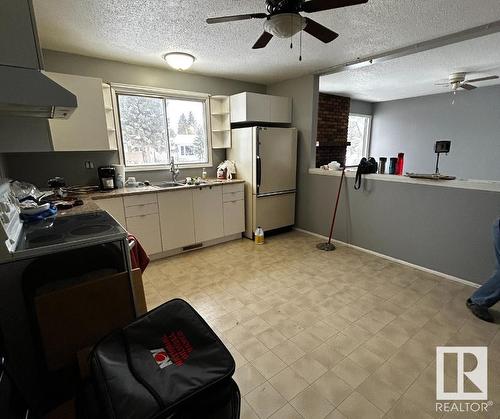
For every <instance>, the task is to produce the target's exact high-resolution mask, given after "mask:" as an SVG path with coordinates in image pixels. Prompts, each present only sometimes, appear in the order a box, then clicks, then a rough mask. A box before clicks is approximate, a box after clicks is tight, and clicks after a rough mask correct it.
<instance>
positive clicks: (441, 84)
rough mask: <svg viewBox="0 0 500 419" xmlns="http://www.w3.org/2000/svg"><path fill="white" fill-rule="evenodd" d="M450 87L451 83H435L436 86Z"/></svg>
mask: <svg viewBox="0 0 500 419" xmlns="http://www.w3.org/2000/svg"><path fill="white" fill-rule="evenodd" d="M449 85H450V82H449V81H447V82H443V83H434V86H449Z"/></svg>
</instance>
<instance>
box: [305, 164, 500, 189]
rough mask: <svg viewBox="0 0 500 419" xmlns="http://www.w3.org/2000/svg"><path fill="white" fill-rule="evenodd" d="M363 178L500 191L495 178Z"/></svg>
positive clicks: (318, 171) (327, 173)
mask: <svg viewBox="0 0 500 419" xmlns="http://www.w3.org/2000/svg"><path fill="white" fill-rule="evenodd" d="M309 174H311V175H320V176H341V175H342V171H340V170H324V169H309ZM345 176H346V177H348V178H350V177H355V176H356V172H355V171H346V172H345ZM363 179H370V180H380V181H385V182H401V183H409V184H415V185H428V186H439V187H445V188H459V189H472V190H478V191H489V192H500V181H495V180H472V179H471V180H468V179H455V180H431V179H414V178H410V177H407V176H396V175H380V174H371V175H363Z"/></svg>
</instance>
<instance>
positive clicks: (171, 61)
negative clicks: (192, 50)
mask: <svg viewBox="0 0 500 419" xmlns="http://www.w3.org/2000/svg"><path fill="white" fill-rule="evenodd" d="M163 59H164V60H165V61H166V62H167V64H168V65H169V66H170V67H172V68H173V69H174V70H179V71H184V70H187V69H188V68H190V67H191V66H192V65H193V63H194V61H195V58H194V57H193V56H192V55H191V54H186V53H185V52H170V53H168V54H165V55H164V56H163Z"/></svg>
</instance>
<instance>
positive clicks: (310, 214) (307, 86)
mask: <svg viewBox="0 0 500 419" xmlns="http://www.w3.org/2000/svg"><path fill="white" fill-rule="evenodd" d="M318 85H319V79H318V77H316V76H304V77H300V78H298V79H293V80H287V81H284V82H281V83H277V84H273V85H270V86H268V87H267V92H268V93H269V94H271V95H279V96H288V97H291V98H292V102H293V103H292V109H293V114H292V119H293V126H295V127H296V128H297V130H298V155H297V203H296V210H295V222H296V225H297V226H298V227H301V228H306V227H307V226H308V220H310V219H311V218H314V217H315V216H316V214H315V210H316V209H317V206H316V205H314V203H312V202H310V197H309V194H310V191H311V189H312V188H313V187H314V185H311V182H314V181H315V179H313V178H312V177H311V176H309V174H308V170H309V168H310V167H314V165H315V161H316V153H315V141H313V140H312V139H313V138H316V118H312V116H313V115H317V113H318Z"/></svg>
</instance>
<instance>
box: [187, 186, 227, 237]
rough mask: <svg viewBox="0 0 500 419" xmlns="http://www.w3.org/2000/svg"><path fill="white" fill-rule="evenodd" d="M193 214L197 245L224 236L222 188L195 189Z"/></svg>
mask: <svg viewBox="0 0 500 419" xmlns="http://www.w3.org/2000/svg"><path fill="white" fill-rule="evenodd" d="M193 213H194V232H195V239H196V243H203V242H204V241H208V240H213V239H218V238H220V237H223V236H224V216H223V207H222V188H221V187H220V186H208V187H207V186H206V187H203V188H198V189H194V190H193Z"/></svg>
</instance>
